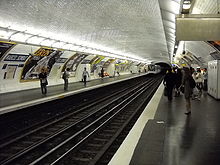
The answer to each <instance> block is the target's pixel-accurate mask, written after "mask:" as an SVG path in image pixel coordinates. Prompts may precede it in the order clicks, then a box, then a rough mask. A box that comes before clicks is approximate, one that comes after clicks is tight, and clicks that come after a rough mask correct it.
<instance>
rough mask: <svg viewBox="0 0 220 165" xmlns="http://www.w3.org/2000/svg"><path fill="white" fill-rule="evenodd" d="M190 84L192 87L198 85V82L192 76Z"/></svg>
mask: <svg viewBox="0 0 220 165" xmlns="http://www.w3.org/2000/svg"><path fill="white" fill-rule="evenodd" d="M189 86H190V88H195V87H196V82H195V80H194V79H193V78H192V77H190V79H189Z"/></svg>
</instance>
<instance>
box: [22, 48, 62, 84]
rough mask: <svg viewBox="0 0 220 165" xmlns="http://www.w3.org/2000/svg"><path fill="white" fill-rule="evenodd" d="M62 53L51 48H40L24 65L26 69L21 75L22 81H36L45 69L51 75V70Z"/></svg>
mask: <svg viewBox="0 0 220 165" xmlns="http://www.w3.org/2000/svg"><path fill="white" fill-rule="evenodd" d="M62 53H63V52H62V51H60V50H53V49H50V48H44V47H42V48H40V49H38V50H37V51H36V52H35V53H34V54H33V55H31V56H29V58H28V60H27V61H26V63H25V65H24V69H23V71H22V74H21V80H36V79H38V75H39V73H40V72H41V69H42V68H44V69H46V70H47V73H48V75H49V73H50V70H51V68H52V66H53V65H54V63H55V62H56V60H57V59H59V58H60V56H61V55H62Z"/></svg>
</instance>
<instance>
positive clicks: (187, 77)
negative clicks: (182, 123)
mask: <svg viewBox="0 0 220 165" xmlns="http://www.w3.org/2000/svg"><path fill="white" fill-rule="evenodd" d="M192 82H194V80H193V78H192V75H191V71H190V69H189V68H184V76H183V81H182V86H183V87H184V97H185V100H186V112H185V114H186V115H189V114H191V96H192V91H193V86H192V85H191V84H192Z"/></svg>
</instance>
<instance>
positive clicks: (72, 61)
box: [62, 53, 88, 76]
mask: <svg viewBox="0 0 220 165" xmlns="http://www.w3.org/2000/svg"><path fill="white" fill-rule="evenodd" d="M87 56H88V55H86V54H79V53H76V54H74V55H73V56H72V57H70V58H69V60H68V61H67V62H66V63H65V64H64V66H63V69H62V72H64V71H65V69H66V68H70V72H71V76H75V74H76V69H77V67H78V65H79V64H80V63H81V62H82V60H83V59H84V58H86V57H87Z"/></svg>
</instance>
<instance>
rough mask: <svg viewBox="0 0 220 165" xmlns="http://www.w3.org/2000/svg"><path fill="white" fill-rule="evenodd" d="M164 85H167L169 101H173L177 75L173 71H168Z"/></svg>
mask: <svg viewBox="0 0 220 165" xmlns="http://www.w3.org/2000/svg"><path fill="white" fill-rule="evenodd" d="M163 84H164V85H165V88H166V90H167V97H168V100H169V101H171V100H172V93H173V88H174V86H175V74H174V73H173V72H172V69H171V68H170V69H168V72H167V74H166V75H165V77H164V81H163Z"/></svg>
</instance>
